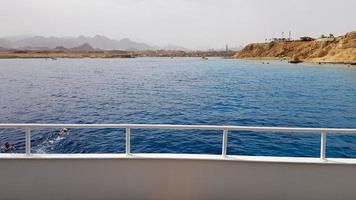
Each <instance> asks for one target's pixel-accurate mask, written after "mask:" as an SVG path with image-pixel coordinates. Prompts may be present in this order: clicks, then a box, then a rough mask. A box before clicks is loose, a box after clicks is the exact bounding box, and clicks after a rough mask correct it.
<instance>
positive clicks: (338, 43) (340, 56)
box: [233, 31, 356, 65]
mask: <svg viewBox="0 0 356 200" xmlns="http://www.w3.org/2000/svg"><path fill="white" fill-rule="evenodd" d="M233 58H235V59H246V60H288V62H289V63H301V62H306V63H318V64H347V65H356V31H353V32H350V33H347V34H346V35H343V36H339V37H334V36H333V35H330V36H322V37H321V38H319V39H313V38H310V37H302V38H300V40H290V39H285V38H276V39H274V40H273V41H271V42H266V43H253V44H249V45H247V46H246V47H245V48H243V49H242V50H241V51H239V52H237V53H236V54H235V55H234V56H233Z"/></svg>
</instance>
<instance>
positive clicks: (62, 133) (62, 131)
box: [58, 128, 68, 138]
mask: <svg viewBox="0 0 356 200" xmlns="http://www.w3.org/2000/svg"><path fill="white" fill-rule="evenodd" d="M66 135H68V129H66V128H62V129H61V130H60V131H59V133H58V136H59V137H61V138H63V137H65V136H66Z"/></svg>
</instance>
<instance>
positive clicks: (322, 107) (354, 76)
mask: <svg viewBox="0 0 356 200" xmlns="http://www.w3.org/2000/svg"><path fill="white" fill-rule="evenodd" d="M0 123H152V124H210V125H247V126H288V127H333V128H334V127H335V128H338V127H340V128H341V127H342V128H356V68H355V67H349V66H344V65H312V64H298V65H292V64H288V63H285V62H277V61H273V62H270V64H269V65H267V64H262V61H239V60H227V59H219V58H212V59H209V60H202V59H198V58H174V59H170V58H136V59H58V60H56V61H52V60H44V59H14V60H0ZM58 132H59V130H57V129H40V130H37V129H36V130H33V131H32V134H33V137H32V151H33V152H37V153H114V152H124V150H125V131H124V130H122V129H70V130H69V134H68V135H67V136H65V137H64V138H59V137H58V136H57V133H58ZM131 138H132V144H131V146H132V152H134V153H135V152H140V153H152V152H160V153H199V154H200V153H207V154H220V153H221V140H222V132H221V131H196V130H191V131H190V130H138V129H133V130H132V136H131ZM5 142H10V143H13V144H15V147H16V150H15V151H16V152H23V151H24V131H23V130H21V129H0V143H1V144H4V143H5ZM319 148H320V133H303V134H293V133H282V134H276V133H258V132H244V131H240V132H236V131H235V132H234V131H231V132H229V138H228V154H236V155H264V156H306V157H318V156H319ZM327 156H329V157H349V158H350V157H352V158H354V157H356V136H353V135H347V134H345V135H334V134H329V135H328V140H327Z"/></svg>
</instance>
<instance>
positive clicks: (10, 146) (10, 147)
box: [1, 142, 15, 153]
mask: <svg viewBox="0 0 356 200" xmlns="http://www.w3.org/2000/svg"><path fill="white" fill-rule="evenodd" d="M14 149H15V146H14V145H13V144H10V143H8V142H6V143H5V144H4V145H2V146H1V152H2V153H8V152H10V151H12V150H14Z"/></svg>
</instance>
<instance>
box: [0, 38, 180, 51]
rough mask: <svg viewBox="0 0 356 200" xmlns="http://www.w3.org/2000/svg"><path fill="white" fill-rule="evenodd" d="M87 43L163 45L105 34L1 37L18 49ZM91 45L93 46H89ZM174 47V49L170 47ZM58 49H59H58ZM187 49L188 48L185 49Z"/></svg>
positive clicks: (0, 43) (112, 46)
mask: <svg viewBox="0 0 356 200" xmlns="http://www.w3.org/2000/svg"><path fill="white" fill-rule="evenodd" d="M83 44H86V45H85V48H88V49H91V48H93V49H102V50H157V49H162V48H161V47H157V46H151V45H148V44H145V43H141V42H135V41H132V40H130V39H128V38H124V39H122V40H113V39H110V38H108V37H105V36H101V35H96V36H94V37H86V36H79V37H43V36H27V37H26V36H21V37H7V38H2V39H0V46H1V47H3V48H16V49H26V50H30V49H34V50H47V49H55V50H56V48H57V47H62V48H65V49H71V48H76V47H78V46H81V45H83ZM89 46H90V47H91V48H89ZM169 48H172V49H169ZM163 49H165V50H168V49H169V50H178V49H179V50H181V49H184V48H182V47H178V46H174V45H170V46H167V47H164V48H163ZM57 50H58V49H57ZM185 50H186V49H185Z"/></svg>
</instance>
